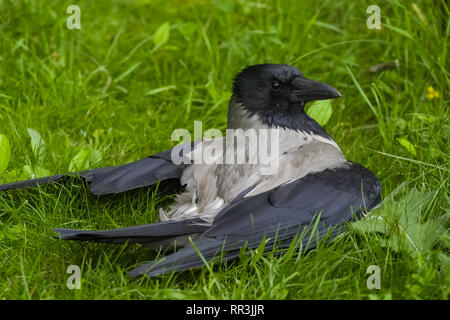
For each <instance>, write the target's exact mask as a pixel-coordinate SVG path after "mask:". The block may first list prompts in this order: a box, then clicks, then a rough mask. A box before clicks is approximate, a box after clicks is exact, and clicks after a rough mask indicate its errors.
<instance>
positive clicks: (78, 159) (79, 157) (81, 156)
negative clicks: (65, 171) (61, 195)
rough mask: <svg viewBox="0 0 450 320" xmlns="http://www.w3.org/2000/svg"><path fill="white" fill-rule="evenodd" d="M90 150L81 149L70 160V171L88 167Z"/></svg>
mask: <svg viewBox="0 0 450 320" xmlns="http://www.w3.org/2000/svg"><path fill="white" fill-rule="evenodd" d="M90 153H91V152H90V150H80V151H79V152H78V153H77V154H76V155H75V156H74V157H73V158H72V160H71V161H70V164H69V171H70V172H72V171H79V170H83V168H85V167H86V165H87V162H88V159H89V154H90Z"/></svg>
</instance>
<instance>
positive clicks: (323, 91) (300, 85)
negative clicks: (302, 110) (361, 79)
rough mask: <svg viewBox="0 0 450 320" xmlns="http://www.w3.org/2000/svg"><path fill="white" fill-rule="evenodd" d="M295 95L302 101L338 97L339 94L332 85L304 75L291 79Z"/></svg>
mask: <svg viewBox="0 0 450 320" xmlns="http://www.w3.org/2000/svg"><path fill="white" fill-rule="evenodd" d="M291 84H292V86H293V87H294V91H293V93H294V94H295V97H296V98H297V99H298V100H300V101H304V102H308V101H313V100H327V99H335V98H339V97H340V96H341V94H340V93H339V91H337V90H336V89H335V88H333V87H332V86H329V85H327V84H325V83H322V82H319V81H314V80H311V79H308V78H305V77H295V78H294V79H293V80H292V81H291Z"/></svg>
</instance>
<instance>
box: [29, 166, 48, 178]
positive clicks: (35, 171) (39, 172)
mask: <svg viewBox="0 0 450 320" xmlns="http://www.w3.org/2000/svg"><path fill="white" fill-rule="evenodd" d="M23 171H24V172H25V173H26V174H27V176H28V178H29V179H37V178H42V177H48V176H51V175H52V173H51V172H50V171H48V170H47V169H44V168H42V167H31V166H29V165H25V166H23Z"/></svg>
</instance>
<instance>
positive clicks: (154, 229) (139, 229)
mask: <svg viewBox="0 0 450 320" xmlns="http://www.w3.org/2000/svg"><path fill="white" fill-rule="evenodd" d="M208 228H209V226H208V225H206V224H205V222H204V221H203V220H202V219H197V218H195V219H189V220H182V221H164V222H159V223H153V224H146V225H141V226H135V227H127V228H121V229H113V230H102V231H89V230H77V229H64V228H55V229H53V231H55V232H57V233H59V235H55V236H54V237H55V238H60V239H62V240H80V241H96V242H103V243H115V244H120V243H130V244H132V243H140V244H144V245H149V246H150V247H153V248H159V247H160V246H161V245H163V247H170V246H173V245H174V244H175V243H174V242H177V246H178V247H179V246H181V245H182V244H183V242H184V241H185V239H184V238H186V239H187V237H189V236H196V235H198V234H200V233H202V232H204V231H205V230H206V229H208Z"/></svg>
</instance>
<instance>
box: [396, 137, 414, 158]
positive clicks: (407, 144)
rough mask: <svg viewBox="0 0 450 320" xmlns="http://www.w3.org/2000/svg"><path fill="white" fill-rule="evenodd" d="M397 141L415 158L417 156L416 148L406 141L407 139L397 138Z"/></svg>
mask: <svg viewBox="0 0 450 320" xmlns="http://www.w3.org/2000/svg"><path fill="white" fill-rule="evenodd" d="M397 141H398V142H399V143H400V144H401V145H402V146H403V147H404V148H405V149H406V150H408V151H409V152H410V153H411V154H412V155H413V156H416V155H417V152H416V148H414V145H413V144H412V143H411V142H409V141H408V140H406V139H405V138H397Z"/></svg>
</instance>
